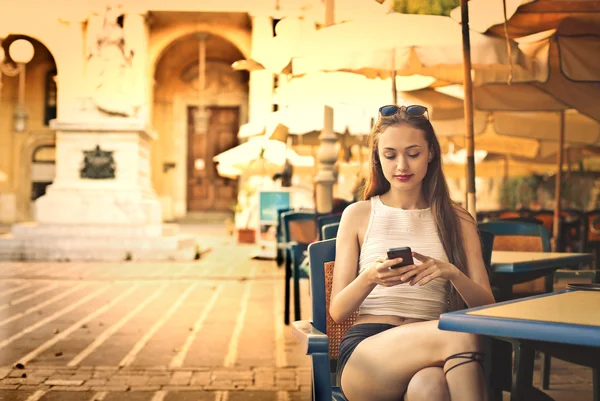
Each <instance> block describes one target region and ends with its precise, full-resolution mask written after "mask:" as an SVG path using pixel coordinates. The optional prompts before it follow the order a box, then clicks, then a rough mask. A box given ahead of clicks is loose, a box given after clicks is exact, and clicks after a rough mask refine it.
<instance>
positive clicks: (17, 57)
mask: <svg viewBox="0 0 600 401" xmlns="http://www.w3.org/2000/svg"><path fill="white" fill-rule="evenodd" d="M1 45H2V40H1V39H0V103H1V101H2V97H1V96H2V74H5V75H7V76H9V77H15V76H17V75H18V76H19V97H18V101H17V106H16V107H15V112H14V114H13V128H14V130H15V131H16V132H23V131H25V128H26V125H27V112H26V111H25V65H26V64H27V63H29V62H30V61H31V59H32V58H33V54H34V49H33V45H32V44H31V42H29V41H28V40H26V39H17V40H15V41H14V42H12V43H11V44H10V47H9V48H8V54H9V55H10V58H11V59H12V61H13V63H14V65H11V64H9V63H7V62H6V60H5V54H4V49H3V48H2V46H1Z"/></svg>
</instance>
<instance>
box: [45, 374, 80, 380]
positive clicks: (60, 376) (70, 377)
mask: <svg viewBox="0 0 600 401" xmlns="http://www.w3.org/2000/svg"><path fill="white" fill-rule="evenodd" d="M73 376H74V375H68V376H66V375H63V374H54V375H52V376H50V377H49V378H48V379H49V380H82V379H73Z"/></svg>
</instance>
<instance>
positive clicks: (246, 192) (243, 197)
mask: <svg viewBox="0 0 600 401" xmlns="http://www.w3.org/2000/svg"><path fill="white" fill-rule="evenodd" d="M255 192H256V188H254V187H252V186H251V185H249V184H248V183H247V184H246V185H245V186H244V188H243V189H242V191H240V193H239V194H238V202H237V203H236V204H235V205H234V208H233V210H234V212H235V221H236V223H235V226H236V233H237V242H238V243H240V244H254V243H255V242H256V228H254V227H251V226H250V224H251V222H252V216H253V215H254V205H253V203H252V200H253V197H254V194H255Z"/></svg>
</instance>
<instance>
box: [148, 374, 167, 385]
mask: <svg viewBox="0 0 600 401" xmlns="http://www.w3.org/2000/svg"><path fill="white" fill-rule="evenodd" d="M170 381H171V376H150V377H149V378H148V382H147V383H146V384H147V385H148V386H154V385H157V386H165V385H167V384H169V382H170Z"/></svg>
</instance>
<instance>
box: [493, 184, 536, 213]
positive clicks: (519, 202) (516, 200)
mask: <svg viewBox="0 0 600 401" xmlns="http://www.w3.org/2000/svg"><path fill="white" fill-rule="evenodd" d="M539 184H540V181H539V178H538V177H536V176H531V177H517V178H509V179H508V180H507V181H506V182H504V183H502V186H501V188H500V200H501V202H502V207H503V208H506V209H519V208H522V207H524V208H528V207H529V204H530V202H531V201H535V200H537V198H538V196H537V188H538V187H539Z"/></svg>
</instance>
